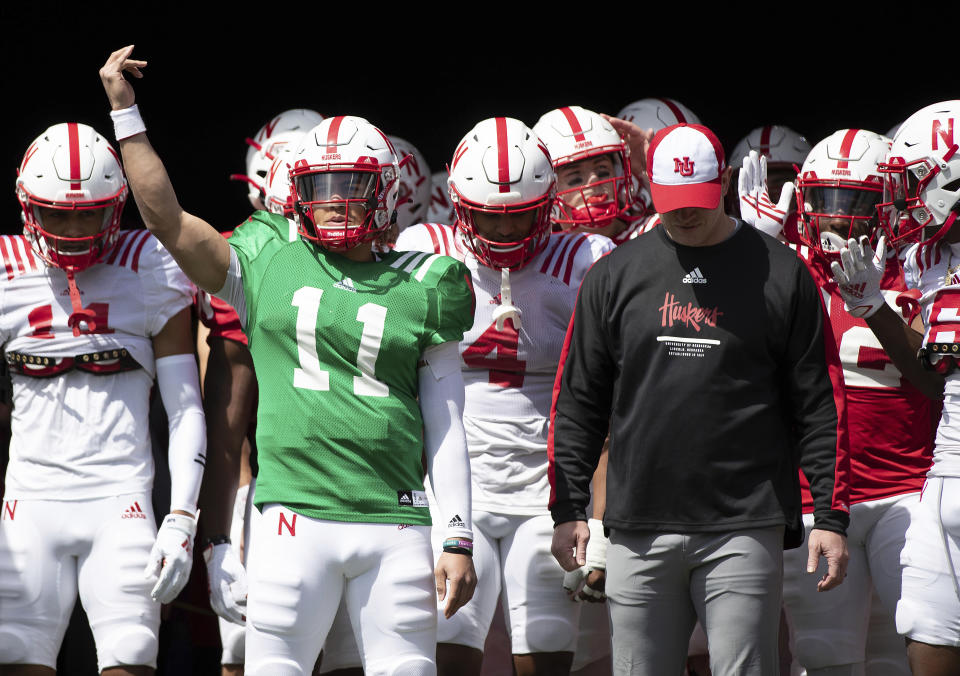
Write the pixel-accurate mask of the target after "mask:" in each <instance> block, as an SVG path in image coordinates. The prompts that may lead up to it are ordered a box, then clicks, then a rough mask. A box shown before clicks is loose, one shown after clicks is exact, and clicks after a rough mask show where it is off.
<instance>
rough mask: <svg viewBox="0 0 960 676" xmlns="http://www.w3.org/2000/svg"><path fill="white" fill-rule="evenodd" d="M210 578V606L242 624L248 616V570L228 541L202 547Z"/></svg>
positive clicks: (220, 614)
mask: <svg viewBox="0 0 960 676" xmlns="http://www.w3.org/2000/svg"><path fill="white" fill-rule="evenodd" d="M203 560H204V561H206V562H207V577H208V578H209V579H210V607H211V608H213V610H214V612H215V613H216V614H217V615H219V616H220V617H222V618H223V619H225V620H227V621H228V622H233V623H234V624H239V625H243V624H245V623H246V620H247V617H246V612H247V571H246V570H244V568H243V564H242V563H240V558H239V557H238V556H237V553H236V552H235V551H234V549H233V547H232V546H231V545H230V543H229V542H224V543H221V544H218V545H215V544H209V545H207V546H206V548H205V549H204V550H203Z"/></svg>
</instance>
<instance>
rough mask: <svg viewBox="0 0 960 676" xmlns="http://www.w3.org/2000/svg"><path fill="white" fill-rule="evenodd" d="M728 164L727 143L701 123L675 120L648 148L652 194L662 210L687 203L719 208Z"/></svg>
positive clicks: (664, 211)
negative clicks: (725, 145) (725, 160)
mask: <svg viewBox="0 0 960 676" xmlns="http://www.w3.org/2000/svg"><path fill="white" fill-rule="evenodd" d="M725 167H726V164H725V162H724V157H723V146H721V145H720V141H719V140H718V139H717V137H716V135H714V133H713V132H712V131H710V130H709V129H707V128H706V127H704V126H703V125H701V124H686V123H681V124H675V125H672V126H670V127H665V128H663V129H661V130H660V131H658V132H657V134H656V136H654V137H653V141H651V143H650V147H649V148H648V149H647V176H648V177H649V178H650V196H651V197H652V198H653V206H654V207H655V208H656V210H657V212H658V213H661V214H663V213H666V212H668V211H673V210H674V209H682V208H683V207H700V208H702V209H716V208H717V205H718V204H720V198H721V197H722V188H721V185H720V176H721V175H722V174H723V170H724V168H725Z"/></svg>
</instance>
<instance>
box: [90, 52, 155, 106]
mask: <svg viewBox="0 0 960 676" xmlns="http://www.w3.org/2000/svg"><path fill="white" fill-rule="evenodd" d="M132 53H133V45H127V46H126V47H124V48H123V49H118V50H117V51H115V52H114V53H113V54H111V55H110V56H109V58H107V62H106V63H105V64H103V67H102V68H101V69H100V81H101V82H103V88H104V90H106V92H107V98H108V99H110V107H111V108H112V109H113V110H123V109H124V108H129V107H130V106H132V105H133V103H134V101H135V100H136V96H134V93H133V86H132V85H131V84H130V83H129V82H128V81H127V78H125V77H124V76H123V73H124V72H127V73H130V74H131V75H133V77H135V78H141V77H143V73H141V72H140V69H141V68H143V67H144V66H146V65H147V62H146V61H138V60H136V59H131V58H130V55H131V54H132Z"/></svg>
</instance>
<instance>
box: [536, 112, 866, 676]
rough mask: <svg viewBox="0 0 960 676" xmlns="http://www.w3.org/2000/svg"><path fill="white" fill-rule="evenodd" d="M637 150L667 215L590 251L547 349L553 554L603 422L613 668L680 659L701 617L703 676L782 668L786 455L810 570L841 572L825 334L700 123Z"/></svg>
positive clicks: (581, 542) (575, 561) (839, 437)
mask: <svg viewBox="0 0 960 676" xmlns="http://www.w3.org/2000/svg"><path fill="white" fill-rule="evenodd" d="M637 131H639V129H637ZM646 160H647V162H646V166H647V169H646V171H647V175H648V176H649V178H650V183H651V192H652V197H653V202H654V206H655V207H656V209H657V211H658V212H660V214H661V223H662V225H663V227H661V228H656V229H655V230H653V231H652V232H651V233H649V234H646V235H644V236H642V237H639V238H637V239H635V240H633V241H631V242H629V243H627V244H624V245H623V246H620V247H619V248H617V249H616V250H615V251H613V252H612V253H610V254H609V255H608V256H606V257H605V258H602V259H601V260H599V261H598V262H597V263H596V264H595V265H594V266H593V268H592V269H591V270H590V272H589V273H588V274H587V276H586V278H585V279H584V281H583V285H582V286H581V288H580V295H579V298H578V300H577V305H576V310H575V313H574V316H573V319H572V320H571V322H570V327H569V329H568V332H567V337H566V345H565V349H564V353H563V356H562V357H561V361H560V370H559V372H558V374H557V386H556V387H555V400H554V410H553V424H552V426H551V431H550V448H549V455H550V461H551V464H550V469H549V472H550V479H551V485H552V493H551V500H550V509H551V512H552V514H553V518H554V522H555V524H556V530H555V532H554V541H553V552H554V555H555V556H556V557H557V559H558V560H559V561H560V564H561V565H562V566H563V567H564V568H565V569H567V570H572V569H574V568H576V567H577V566H578V565H580V564H582V562H583V558H584V548H585V546H586V541H587V540H588V539H589V531H588V529H587V524H586V512H585V509H586V505H587V502H588V501H589V499H590V492H589V490H590V488H589V487H590V477H591V476H592V474H593V470H594V468H595V466H596V464H597V461H598V458H599V456H600V450H601V448H602V446H603V441H604V437H605V436H606V435H607V432H608V429H609V433H610V466H609V470H608V473H607V507H606V514H605V517H604V526H605V527H606V528H607V529H609V530H610V547H609V550H608V552H607V571H608V572H607V575H608V577H607V582H606V593H607V596H608V598H609V603H610V617H611V625H612V631H613V660H614V669H615V672H616V673H617V674H650V675H652V676H662V675H663V674H679V673H681V671H682V669H683V667H684V664H685V657H686V648H687V640H688V638H689V636H690V632H691V630H692V628H693V626H694V623H695V622H696V620H697V618H699V619H700V621H701V622H702V624H703V626H704V628H705V630H706V633H707V637H708V642H709V648H710V661H711V669H712V671H713V673H714V674H716V675H717V676H723V675H725V674H760V675H767V674H773V673H778V669H779V665H778V660H777V633H778V627H779V622H778V618H779V614H780V605H781V579H782V568H783V563H782V561H783V548H784V546H786V547H788V548H789V547H796V546H798V545H799V544H800V543H801V542H802V539H803V529H802V526H801V522H800V488H799V480H798V472H797V468H798V464H799V466H800V467H801V468H802V469H803V471H804V474H805V475H806V477H807V478H808V480H809V481H810V484H811V491H812V493H813V496H814V501H815V506H816V510H815V512H814V515H815V526H814V530H813V532H812V533H811V536H810V543H809V549H810V555H809V560H808V564H807V569H808V572H813V571H815V570H816V565H817V562H818V559H819V557H820V556H824V557H825V558H826V559H827V564H828V572H827V573H826V574H825V575H824V576H823V578H822V579H821V581H820V584H819V588H820V589H821V591H825V590H827V589H830V588H831V587H833V586H836V585H837V584H839V583H840V582H841V581H842V579H843V577H844V574H845V572H844V569H845V568H846V560H847V553H846V537H845V529H846V526H847V522H848V517H849V515H848V511H847V504H846V491H847V486H846V483H847V482H846V475H847V471H848V469H847V460H846V452H845V445H846V439H845V437H846V420H845V416H844V407H843V394H842V390H841V389H840V388H841V387H842V386H841V385H840V382H841V380H842V375H841V373H840V367H839V363H838V360H837V357H836V348H835V347H833V339H832V337H831V336H830V335H829V333H824V321H823V314H822V306H821V302H820V297H819V294H818V291H817V288H816V286H815V285H814V283H813V280H812V279H811V278H810V275H809V273H808V272H807V270H806V268H805V267H804V264H803V261H801V260H800V258H798V257H797V256H796V254H795V253H794V252H793V251H792V250H790V249H789V248H787V247H785V246H784V245H782V244H781V243H779V242H777V241H776V240H775V239H773V238H771V237H768V236H766V235H764V234H762V233H760V232H758V231H756V230H754V229H753V228H751V227H750V226H748V225H746V224H744V223H743V222H742V221H738V220H735V219H733V218H731V217H729V216H727V215H726V214H725V213H724V210H723V199H722V197H723V195H724V194H725V193H726V191H727V189H728V188H729V183H730V171H729V170H726V169H725V166H724V156H723V149H722V147H721V146H720V143H719V141H718V140H717V138H716V136H714V134H713V133H712V132H711V131H710V130H709V129H707V128H706V127H702V126H700V125H685V124H680V125H674V126H672V127H667V128H666V129H663V130H661V131H660V132H658V133H657V134H656V136H654V138H653V140H652V141H651V142H650V144H649V148H648V150H647V153H646ZM838 451H841V452H840V453H838ZM838 458H840V460H839V461H838Z"/></svg>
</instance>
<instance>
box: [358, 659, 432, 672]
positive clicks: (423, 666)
mask: <svg viewBox="0 0 960 676" xmlns="http://www.w3.org/2000/svg"><path fill="white" fill-rule="evenodd" d="M396 659H397V660H399V661H395V660H392V661H391V662H387V661H385V660H384V661H378V662H376V663H367V668H366V670H365V671H364V673H365V674H366V676H436V673H437V665H436V664H435V663H434V662H433V660H431V659H430V658H428V657H424V656H422V655H403V656H400V657H399V658H396Z"/></svg>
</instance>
